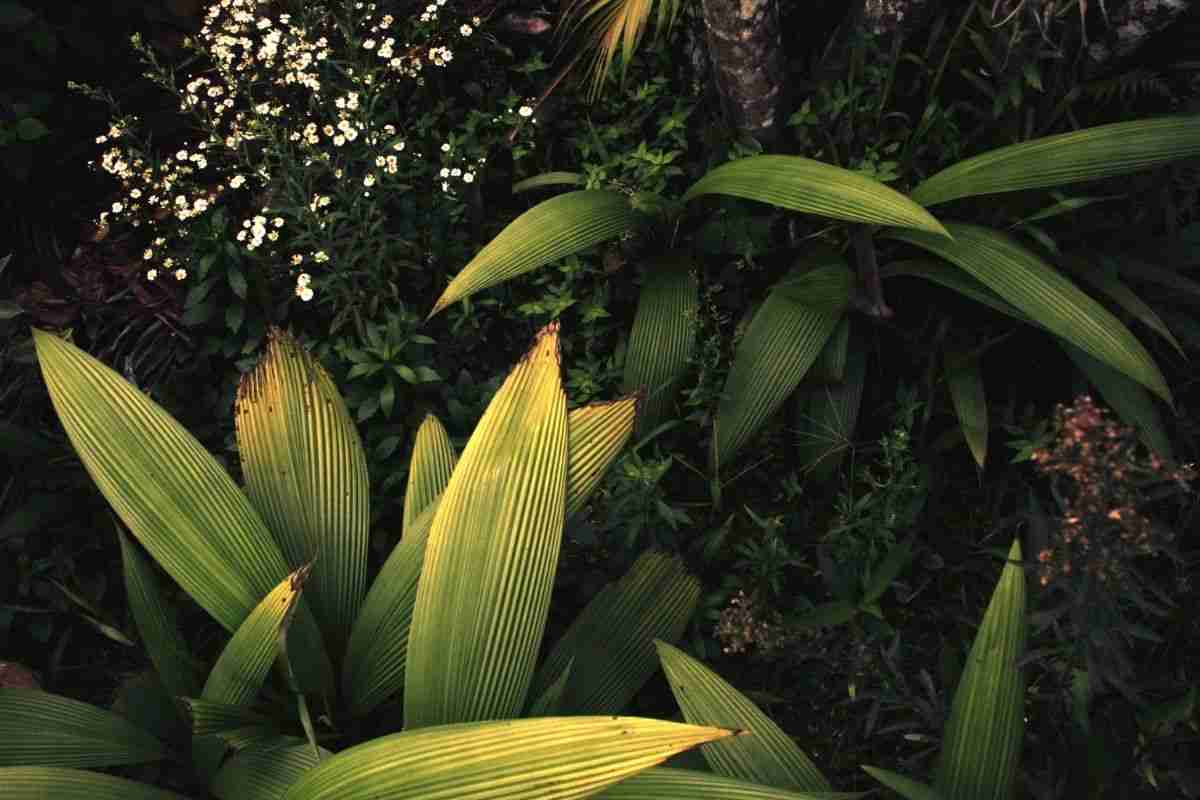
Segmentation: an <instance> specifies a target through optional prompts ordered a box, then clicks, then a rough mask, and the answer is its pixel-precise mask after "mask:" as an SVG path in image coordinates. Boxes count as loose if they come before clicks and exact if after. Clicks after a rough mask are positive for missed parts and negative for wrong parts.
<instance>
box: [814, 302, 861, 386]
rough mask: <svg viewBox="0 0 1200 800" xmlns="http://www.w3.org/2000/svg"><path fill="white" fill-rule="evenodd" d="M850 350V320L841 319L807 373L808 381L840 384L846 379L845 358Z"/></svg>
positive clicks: (846, 318)
mask: <svg viewBox="0 0 1200 800" xmlns="http://www.w3.org/2000/svg"><path fill="white" fill-rule="evenodd" d="M849 350H850V318H849V317H842V319H841V321H840V322H838V324H837V327H836V328H834V329H833V333H831V334H830V335H829V339H828V341H826V342H825V346H824V347H822V348H821V354H820V355H819V356H817V360H816V361H815V362H814V363H813V365H812V368H811V369H809V371H808V376H807V377H808V379H809V380H812V381H816V382H820V383H841V382H842V381H844V380H845V379H846V358H847V355H848V353H849Z"/></svg>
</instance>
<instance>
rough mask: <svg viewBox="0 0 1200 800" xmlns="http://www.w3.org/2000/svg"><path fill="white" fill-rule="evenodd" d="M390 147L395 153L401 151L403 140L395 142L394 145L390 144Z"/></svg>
mask: <svg viewBox="0 0 1200 800" xmlns="http://www.w3.org/2000/svg"><path fill="white" fill-rule="evenodd" d="M392 149H393V150H395V151H396V152H397V153H399V152H401V151H402V150H403V149H404V142H396V143H395V144H394V145H392Z"/></svg>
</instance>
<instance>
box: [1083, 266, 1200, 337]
mask: <svg viewBox="0 0 1200 800" xmlns="http://www.w3.org/2000/svg"><path fill="white" fill-rule="evenodd" d="M1063 264H1064V266H1066V267H1068V268H1069V269H1071V271H1072V272H1074V273H1075V274H1076V275H1078V276H1079V278H1080V280H1082V281H1083V282H1084V283H1087V284H1089V285H1091V286H1094V287H1096V288H1097V289H1099V290H1100V291H1101V292H1103V293H1104V294H1106V295H1108V297H1109V298H1110V299H1111V300H1112V301H1113V302H1115V303H1116V304H1117V305H1119V306H1120V307H1121V308H1122V309H1124V310H1125V311H1126V312H1127V313H1129V314H1130V315H1131V316H1133V317H1135V318H1137V320H1138V321H1140V322H1141V323H1142V324H1143V325H1145V326H1146V327H1147V328H1150V329H1151V330H1152V331H1154V332H1155V333H1157V334H1158V335H1159V336H1161V337H1163V338H1164V339H1166V340H1167V341H1168V342H1170V343H1171V346H1172V347H1174V348H1175V350H1176V351H1177V352H1178V353H1179V355H1181V356H1183V357H1184V358H1187V355H1186V354H1185V353H1184V352H1183V348H1182V347H1181V346H1180V345H1179V342H1178V341H1177V340H1176V339H1175V336H1174V334H1172V333H1171V330H1170V328H1168V327H1167V324H1166V323H1165V322H1163V320H1162V317H1160V316H1159V315H1158V312H1156V311H1155V310H1154V309H1153V308H1151V307H1150V305H1149V304H1148V303H1147V302H1146V301H1145V300H1143V299H1142V298H1140V297H1138V296H1137V295H1136V294H1135V293H1134V291H1133V290H1132V289H1130V288H1129V287H1128V286H1126V285H1125V284H1124V283H1123V282H1122V281H1121V279H1120V278H1118V277H1117V276H1116V275H1114V274H1112V273H1110V272H1108V271H1107V270H1105V269H1104V268H1103V267H1100V266H1092V265H1089V264H1084V263H1080V262H1079V261H1076V260H1074V259H1064V260H1063Z"/></svg>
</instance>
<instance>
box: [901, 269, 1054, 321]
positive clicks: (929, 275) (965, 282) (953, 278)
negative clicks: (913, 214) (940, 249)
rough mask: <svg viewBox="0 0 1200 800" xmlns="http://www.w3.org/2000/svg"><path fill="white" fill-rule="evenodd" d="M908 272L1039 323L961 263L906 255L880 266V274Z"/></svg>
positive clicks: (1023, 318)
mask: <svg viewBox="0 0 1200 800" xmlns="http://www.w3.org/2000/svg"><path fill="white" fill-rule="evenodd" d="M897 275H905V276H910V277H914V278H924V279H925V280H927V281H931V282H933V283H936V284H938V285H939V286H944V287H946V288H947V289H952V290H953V291H956V292H958V293H959V294H961V295H962V296H963V297H967V298H970V299H971V300H974V301H975V302H976V303H980V304H981V305H985V306H987V307H988V308H990V309H992V310H993V311H999V312H1000V313H1001V314H1005V315H1007V316H1009V317H1012V318H1013V319H1015V320H1018V321H1020V322H1024V323H1027V324H1036V323H1034V322H1033V321H1032V320H1031V319H1029V317H1027V316H1025V315H1024V314H1023V313H1021V311H1019V310H1017V309H1016V308H1014V307H1013V306H1011V305H1009V304H1008V303H1007V302H1005V301H1004V300H1003V299H1001V298H1000V297H999V296H997V295H996V293H995V292H993V291H992V290H991V289H989V288H988V287H987V286H984V285H983V284H982V283H980V282H979V281H978V280H976V279H975V278H973V277H971V276H970V275H968V274H966V273H965V272H963V271H962V270H961V269H959V268H958V267H955V266H953V265H951V264H947V263H946V262H944V261H926V260H923V259H906V260H904V261H893V262H892V263H890V264H888V265H887V266H884V267H882V268H880V270H879V276H880V277H881V278H890V277H894V276H897Z"/></svg>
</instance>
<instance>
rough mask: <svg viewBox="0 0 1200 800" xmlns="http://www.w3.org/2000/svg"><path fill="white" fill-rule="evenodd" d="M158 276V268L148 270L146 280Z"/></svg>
mask: <svg viewBox="0 0 1200 800" xmlns="http://www.w3.org/2000/svg"><path fill="white" fill-rule="evenodd" d="M157 277H158V270H156V269H148V270H146V280H148V281H152V280H154V279H155V278H157Z"/></svg>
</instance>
